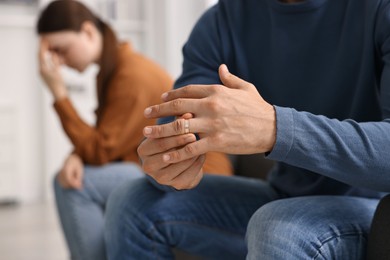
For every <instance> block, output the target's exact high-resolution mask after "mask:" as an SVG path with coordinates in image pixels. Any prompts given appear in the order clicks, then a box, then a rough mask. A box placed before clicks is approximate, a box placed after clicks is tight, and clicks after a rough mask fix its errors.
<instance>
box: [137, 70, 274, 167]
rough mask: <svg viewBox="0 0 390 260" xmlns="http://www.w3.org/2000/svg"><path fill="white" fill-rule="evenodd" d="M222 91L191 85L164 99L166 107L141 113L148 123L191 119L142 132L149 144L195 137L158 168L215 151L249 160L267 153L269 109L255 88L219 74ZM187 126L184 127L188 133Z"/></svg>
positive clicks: (270, 129) (270, 123) (271, 109)
mask: <svg viewBox="0 0 390 260" xmlns="http://www.w3.org/2000/svg"><path fill="white" fill-rule="evenodd" d="M219 75H220V78H221V81H222V83H223V84H224V85H190V86H186V87H183V88H179V89H176V90H172V91H170V92H167V93H165V94H163V100H164V101H165V103H162V104H160V105H155V106H152V107H149V108H146V109H145V116H146V117H147V118H159V117H164V116H177V115H181V114H184V113H187V112H188V113H191V114H193V115H194V118H192V119H187V122H186V119H178V120H176V121H175V122H172V123H168V124H165V125H156V126H147V127H146V128H145V129H144V134H145V136H146V137H148V138H163V137H171V136H178V135H181V134H183V133H185V132H186V131H188V130H186V128H188V129H189V132H191V133H198V134H199V136H200V140H199V141H196V142H192V143H190V144H188V145H186V146H184V147H183V148H181V149H176V150H174V151H169V152H165V153H164V155H162V156H160V159H161V158H162V161H161V163H164V164H169V163H177V162H182V161H186V160H188V159H190V158H194V157H196V156H198V155H201V154H205V153H207V152H208V151H218V152H225V153H230V154H252V153H263V152H268V151H271V150H272V148H273V146H274V143H275V140H276V116H275V110H274V107H273V106H272V105H270V104H269V103H267V102H266V101H264V99H263V98H262V97H261V96H260V94H259V93H258V91H257V89H256V87H255V86H253V85H252V84H251V83H249V82H246V81H244V80H242V79H240V78H238V77H236V76H234V75H233V74H231V73H229V71H228V69H227V67H226V66H225V65H221V66H220V68H219ZM187 126H189V127H187Z"/></svg>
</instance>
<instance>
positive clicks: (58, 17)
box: [37, 0, 118, 113]
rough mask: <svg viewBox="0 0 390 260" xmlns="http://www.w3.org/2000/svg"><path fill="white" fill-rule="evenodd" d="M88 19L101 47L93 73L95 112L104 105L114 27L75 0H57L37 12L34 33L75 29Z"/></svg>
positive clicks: (111, 69)
mask: <svg viewBox="0 0 390 260" xmlns="http://www.w3.org/2000/svg"><path fill="white" fill-rule="evenodd" d="M86 21H90V22H92V23H93V24H94V25H95V26H96V28H97V29H98V30H99V31H100V33H101V34H102V38H103V50H102V54H101V57H100V60H99V66H100V71H99V75H98V77H97V95H98V102H99V103H98V104H99V106H98V110H97V113H99V112H100V111H101V109H102V107H103V106H104V101H105V99H104V97H105V95H106V92H107V88H108V84H109V81H110V80H111V78H112V76H113V74H114V70H115V67H116V63H117V48H118V40H117V38H116V35H115V33H114V31H113V30H112V29H111V28H110V26H109V25H107V24H106V23H105V22H103V21H102V20H101V19H100V18H99V17H97V16H96V15H95V14H93V13H92V12H91V11H90V10H89V9H88V8H87V7H86V6H85V5H83V4H82V3H80V2H78V1H75V0H57V1H54V2H51V3H50V4H49V5H48V6H47V7H46V8H45V9H44V10H43V11H42V12H41V14H40V16H39V19H38V23H37V33H38V34H45V33H53V32H58V31H64V30H71V31H75V32H79V31H80V30H81V26H82V24H83V23H84V22H86Z"/></svg>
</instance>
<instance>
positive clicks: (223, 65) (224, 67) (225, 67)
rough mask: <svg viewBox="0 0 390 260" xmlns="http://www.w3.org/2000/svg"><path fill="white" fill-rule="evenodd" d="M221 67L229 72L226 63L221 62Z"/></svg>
mask: <svg viewBox="0 0 390 260" xmlns="http://www.w3.org/2000/svg"><path fill="white" fill-rule="evenodd" d="M222 67H223V69H224V70H225V71H226V72H229V69H228V67H227V66H226V64H222Z"/></svg>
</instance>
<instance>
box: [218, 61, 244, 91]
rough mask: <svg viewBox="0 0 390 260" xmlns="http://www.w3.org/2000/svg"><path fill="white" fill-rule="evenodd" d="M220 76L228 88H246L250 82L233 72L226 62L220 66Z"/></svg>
mask: <svg viewBox="0 0 390 260" xmlns="http://www.w3.org/2000/svg"><path fill="white" fill-rule="evenodd" d="M218 72H219V78H220V79H221V81H222V84H223V85H224V86H226V87H228V88H236V89H245V88H247V87H248V82H246V81H245V80H242V79H240V78H239V77H237V76H235V75H233V74H231V73H230V72H229V70H228V68H227V66H226V65H225V64H222V65H221V66H219V70H218Z"/></svg>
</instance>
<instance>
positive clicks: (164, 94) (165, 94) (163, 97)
mask: <svg viewBox="0 0 390 260" xmlns="http://www.w3.org/2000/svg"><path fill="white" fill-rule="evenodd" d="M167 97H168V93H163V94H162V95H161V99H162V100H163V101H165V99H166V98H167Z"/></svg>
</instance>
